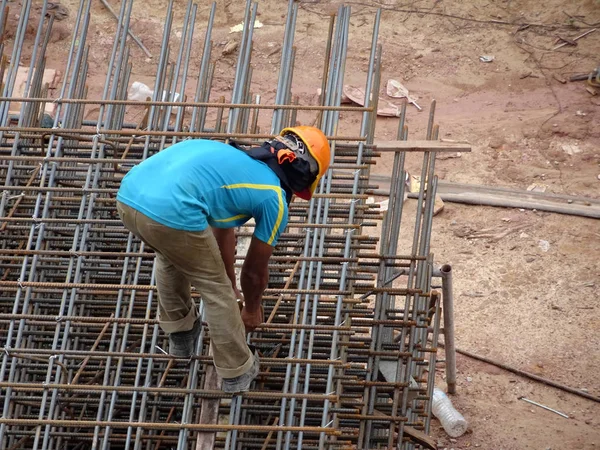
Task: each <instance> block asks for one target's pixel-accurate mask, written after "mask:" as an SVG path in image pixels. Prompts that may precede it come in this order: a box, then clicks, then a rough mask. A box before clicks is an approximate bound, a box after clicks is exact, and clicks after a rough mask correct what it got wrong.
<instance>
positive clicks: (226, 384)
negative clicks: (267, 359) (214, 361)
mask: <svg viewBox="0 0 600 450" xmlns="http://www.w3.org/2000/svg"><path fill="white" fill-rule="evenodd" d="M259 366H260V361H259V359H258V352H254V364H252V367H250V369H248V372H246V373H244V374H242V375H240V376H239V377H235V378H223V384H222V386H221V388H222V389H223V391H224V392H229V393H231V394H235V393H237V392H246V391H248V390H249V389H250V383H252V381H253V380H254V379H255V378H256V376H257V375H258V372H259V371H260V370H259Z"/></svg>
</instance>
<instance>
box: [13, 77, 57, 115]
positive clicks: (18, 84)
mask: <svg viewBox="0 0 600 450" xmlns="http://www.w3.org/2000/svg"><path fill="white" fill-rule="evenodd" d="M34 75H35V70H34V73H33V74H32V79H33V76H34ZM28 77H29V67H19V68H18V69H17V76H16V78H15V87H14V91H13V97H16V98H19V97H25V87H26V85H27V78H28ZM5 81H6V73H5V74H4V82H5ZM59 81H60V74H59V73H58V72H57V71H56V70H54V69H44V75H43V76H42V85H45V84H48V89H56V86H57V85H58V82H59ZM55 108H56V103H51V102H47V103H46V104H45V105H44V112H45V113H47V114H54V109H55ZM19 111H21V102H11V104H10V110H9V114H19Z"/></svg>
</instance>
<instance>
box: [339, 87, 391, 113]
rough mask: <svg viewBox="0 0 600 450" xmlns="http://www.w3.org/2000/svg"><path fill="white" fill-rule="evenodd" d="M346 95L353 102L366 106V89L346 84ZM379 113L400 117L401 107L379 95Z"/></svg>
mask: <svg viewBox="0 0 600 450" xmlns="http://www.w3.org/2000/svg"><path fill="white" fill-rule="evenodd" d="M344 95H345V96H346V97H348V99H350V100H351V101H352V102H354V103H356V104H358V105H360V106H365V90H364V89H363V88H359V87H356V86H351V85H349V84H345V85H344ZM372 99H373V97H372V95H371V100H372ZM377 115H378V116H383V117H398V116H399V115H400V109H399V108H398V107H397V106H396V105H394V104H392V103H390V102H388V101H387V100H385V99H383V98H381V97H379V99H378V101H377Z"/></svg>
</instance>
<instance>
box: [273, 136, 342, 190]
mask: <svg viewBox="0 0 600 450" xmlns="http://www.w3.org/2000/svg"><path fill="white" fill-rule="evenodd" d="M287 133H293V134H295V135H296V136H298V137H299V138H300V139H301V140H302V142H304V144H305V145H306V148H307V149H308V152H309V153H310V155H311V156H312V157H313V158H314V160H315V161H316V162H317V164H318V166H319V173H318V174H317V177H316V179H315V181H314V182H313V184H312V185H311V186H310V187H309V188H308V189H307V190H308V191H309V192H307V193H306V194H308V195H301V193H297V194H298V195H299V197H301V198H304V199H305V200H310V198H311V197H312V194H313V193H314V192H315V189H316V188H317V185H318V184H319V181H320V180H321V178H322V177H323V175H325V172H327V169H328V168H329V161H330V159H331V150H330V148H329V141H328V140H327V137H326V136H325V134H323V132H322V131H321V130H319V129H318V128H315V127H309V126H306V125H301V126H297V127H288V128H284V129H283V130H281V133H280V135H281V136H284V135H285V134H287Z"/></svg>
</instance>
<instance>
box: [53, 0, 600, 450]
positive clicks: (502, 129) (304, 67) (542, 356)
mask: <svg viewBox="0 0 600 450" xmlns="http://www.w3.org/2000/svg"><path fill="white" fill-rule="evenodd" d="M62 3H63V4H64V5H66V6H67V7H68V8H69V9H70V13H71V14H70V17H69V18H68V19H66V20H65V21H63V22H61V23H60V29H61V30H63V31H58V32H57V35H56V37H55V38H54V39H53V40H54V41H55V42H54V43H53V44H52V47H51V51H52V52H54V54H55V55H56V59H55V60H54V61H49V65H50V66H52V65H53V64H55V65H56V67H57V68H59V69H62V68H63V67H64V64H63V60H61V58H64V56H65V55H66V52H67V51H68V44H69V39H68V33H65V31H64V30H67V31H68V30H69V27H70V26H71V25H70V24H72V22H73V19H74V16H75V13H76V3H78V2H76V1H75V0H63V2H62ZM111 3H113V4H116V3H117V2H115V1H111ZM176 3H177V8H176V13H175V16H174V32H173V36H172V46H173V47H172V48H173V49H177V44H178V39H179V37H180V36H181V28H182V21H183V20H182V19H183V15H184V12H185V5H184V2H176ZM179 3H181V4H179ZM347 3H348V4H351V5H353V15H352V20H351V26H350V40H349V42H350V44H349V53H348V61H347V65H346V80H345V81H346V82H347V83H349V84H359V85H360V84H362V83H364V80H365V69H366V67H367V62H368V55H369V50H370V39H371V32H372V24H373V18H374V14H375V9H374V7H373V6H374V5H375V6H376V5H380V6H381V7H382V8H383V12H382V24H381V30H380V43H381V44H382V45H383V81H384V83H385V81H386V80H387V79H388V78H394V79H397V80H399V81H401V82H402V83H404V84H405V85H406V86H407V87H408V89H409V90H410V92H411V93H412V94H413V95H415V96H416V97H418V103H419V104H420V105H421V106H423V109H424V111H423V112H417V111H416V110H415V109H414V107H410V116H409V118H408V125H409V128H410V136H411V137H413V138H423V137H424V129H425V125H426V122H427V116H428V112H429V104H430V102H431V100H432V99H435V100H436V101H437V112H436V117H437V122H438V123H439V124H440V130H441V132H440V136H441V137H442V138H445V139H453V140H465V141H467V142H469V143H470V144H472V147H473V151H472V153H470V154H462V155H461V157H460V158H455V159H446V160H440V161H439V162H438V164H437V173H438V175H439V177H440V178H441V179H444V180H449V181H456V182H464V183H474V184H486V185H496V186H507V187H513V188H521V189H525V188H527V187H528V186H529V185H530V184H532V183H541V184H545V185H547V191H548V192H554V193H565V194H574V195H582V196H588V197H594V198H598V197H599V196H600V195H599V194H600V178H599V177H600V151H599V150H598V149H599V147H600V127H599V124H600V111H599V108H598V107H599V105H600V95H597V96H595V97H593V96H592V95H590V94H589V93H588V92H587V91H586V90H585V85H584V83H582V82H576V83H566V84H563V83H561V82H559V81H558V80H557V78H558V79H568V78H569V77H570V76H571V75H572V74H574V73H582V72H589V71H591V70H592V69H593V68H594V67H595V66H596V65H597V64H598V63H599V61H598V49H600V31H598V32H596V33H592V34H590V35H589V36H587V37H585V38H583V39H581V40H580V41H579V43H578V45H577V46H576V47H571V46H567V47H564V48H562V49H560V50H559V51H555V52H552V51H549V49H551V48H552V47H553V46H554V45H555V40H556V36H557V35H558V34H560V35H562V36H565V37H567V36H568V37H571V38H573V37H575V36H578V35H580V34H581V33H583V32H584V31H586V30H587V29H588V28H587V27H586V25H585V22H587V23H588V24H594V23H596V24H597V23H599V22H600V3H599V2H598V1H597V0H584V1H579V2H563V1H560V0H547V1H545V2H543V3H540V2H537V1H533V0H514V1H513V0H498V1H495V2H488V1H484V0H473V1H471V2H447V1H439V0H437V1H430V0H428V1H410V2H408V1H407V2H405V3H402V4H401V3H400V2H398V1H392V0H382V1H381V2H380V3H377V2H374V1H364V2H347ZM299 4H300V13H299V17H298V25H297V33H296V41H295V44H296V46H297V49H298V53H297V61H302V64H298V65H297V67H296V71H295V76H294V94H296V95H298V96H299V97H300V101H301V103H310V102H314V101H315V100H316V90H317V88H319V87H320V78H321V72H322V67H321V65H320V64H322V61H323V59H324V53H325V42H324V39H325V36H326V33H327V27H328V17H329V15H330V14H331V13H333V12H335V11H336V10H337V7H338V6H339V4H341V2H337V1H327V0H322V1H319V0H312V1H309V0H306V1H301V2H299ZM165 5H166V2H165V1H163V0H151V1H146V2H137V3H136V4H135V5H134V12H133V16H134V18H135V20H134V21H133V22H132V30H133V31H134V32H135V33H136V34H137V35H138V36H139V37H140V38H141V39H142V40H143V42H144V44H145V45H146V46H147V47H148V48H149V49H150V51H151V52H152V53H153V54H154V55H158V51H159V48H160V40H161V35H162V28H163V25H162V22H163V20H164V17H165ZM416 8H418V9H420V10H421V11H422V12H421V13H410V14H409V13H406V12H402V11H400V10H408V9H416ZM286 10H287V2H284V1H275V0H261V1H260V2H259V19H260V20H261V21H262V22H263V23H264V27H263V28H261V29H259V30H256V32H255V45H254V51H255V53H254V55H253V66H254V78H253V86H252V88H253V89H252V90H253V92H256V93H260V94H261V96H262V98H263V102H265V103H269V102H271V101H272V100H273V99H274V95H275V90H276V89H275V88H276V80H277V74H278V73H277V72H278V71H277V66H278V63H279V58H280V52H279V49H280V46H281V36H282V35H283V30H284V24H285V14H286ZM208 13H209V6H208V3H205V2H201V4H199V7H198V20H197V27H196V34H195V39H196V40H197V44H198V45H194V48H193V55H192V58H193V61H194V62H193V63H192V64H191V67H190V70H191V73H192V74H193V82H190V83H189V84H188V92H187V93H188V95H193V92H194V89H195V82H196V78H195V77H197V73H198V69H199V63H200V55H201V49H202V43H203V40H204V32H205V24H206V21H207V18H208ZM437 14H447V15H451V16H460V17H463V18H465V19H467V20H464V19H459V18H456V17H448V16H443V15H437ZM567 14H569V15H570V16H571V17H569V16H568V15H567ZM242 18H243V5H242V3H241V2H233V1H223V2H219V4H218V7H217V16H216V24H215V25H216V26H215V29H214V31H213V40H214V52H215V55H216V56H217V57H218V58H219V64H218V66H217V70H216V73H215V89H214V92H213V98H214V99H217V98H218V96H219V95H229V93H230V90H231V87H232V86H231V84H230V83H231V80H232V79H233V71H234V70H235V57H236V54H235V53H234V54H232V55H229V56H220V54H221V51H222V49H223V48H224V46H225V45H226V44H227V43H228V42H229V41H230V40H231V39H235V38H236V37H235V36H234V35H231V34H229V27H231V26H233V25H235V24H237V23H240V22H241V20H242ZM494 21H496V22H494ZM497 21H505V22H518V23H529V24H532V25H531V26H529V27H527V28H525V29H522V30H520V29H519V27H518V26H517V25H504V24H500V23H497ZM554 25H557V26H558V25H560V26H561V27H560V28H556V27H554ZM569 25H575V26H576V27H578V28H569V27H568V26H569ZM114 27H115V22H114V20H113V19H112V17H111V16H109V14H108V13H107V11H106V10H105V9H103V8H102V6H101V5H100V2H93V6H92V25H91V29H90V31H91V33H90V37H89V39H90V42H91V43H93V46H92V52H91V55H90V76H89V85H90V92H91V93H90V97H91V96H93V95H98V94H99V93H100V92H101V85H102V82H103V80H104V73H105V70H106V64H107V54H109V52H110V49H111V46H112V40H113V34H114ZM581 27H583V28H581ZM238 36H239V35H238ZM480 55H494V57H495V59H494V61H493V62H491V63H483V62H480V61H479V56H480ZM132 56H133V62H134V64H133V74H132V81H133V80H137V81H143V82H146V83H147V84H150V85H151V84H152V82H153V78H152V74H154V73H155V70H156V61H157V58H156V57H155V58H153V59H149V58H146V56H145V55H144V54H143V53H142V52H141V50H140V49H139V48H137V47H136V46H135V45H132ZM314 61H316V65H313V62H314ZM93 116H94V115H93V111H90V112H89V118H92V117H93ZM311 117H312V116H300V120H303V121H308V120H310V119H311ZM128 118H129V119H130V120H139V119H140V118H141V113H140V111H136V110H135V108H132V110H131V111H129V112H128ZM259 122H260V123H261V124H262V125H267V124H268V123H269V120H268V117H266V116H261V118H260V121H259ZM343 124H344V125H343V128H342V129H341V130H340V132H342V133H346V132H347V133H349V134H352V133H351V132H352V131H353V130H354V131H355V130H356V129H357V128H358V127H359V118H358V117H350V116H348V117H343ZM395 126H396V121H395V120H393V119H385V118H381V119H379V120H378V124H377V130H376V136H377V138H378V139H392V138H393V137H394V135H395ZM569 153H573V154H569ZM389 163H390V161H389V160H386V159H383V160H382V161H381V163H380V164H379V165H378V166H377V167H376V168H375V172H376V173H380V174H389V172H390V170H389ZM418 164H419V161H418V160H417V159H415V158H413V157H410V158H408V168H409V169H411V168H413V169H414V168H416V167H418ZM410 202H411V201H409V205H410ZM413 208H414V206H413ZM410 212H411V208H410V206H409V207H408V208H407V214H410ZM521 224H527V225H528V226H527V227H526V228H525V229H523V230H519V231H516V232H515V233H512V234H509V235H508V236H506V237H504V238H502V239H500V240H497V241H491V240H476V239H467V237H468V234H469V232H471V231H477V230H481V229H487V228H497V229H498V230H499V231H502V230H504V229H506V227H513V226H515V225H521ZM406 229H408V227H407V228H406ZM541 241H547V242H548V243H549V248H547V249H546V250H547V251H545V250H544V249H543V248H542V247H543V246H544V244H543V243H542V245H540V243H541ZM432 250H433V251H434V253H435V256H436V261H437V262H438V263H440V264H442V263H448V264H452V266H453V268H454V277H455V278H454V285H455V302H456V305H455V313H456V339H457V345H458V346H459V347H461V348H464V349H466V350H470V351H472V352H474V353H478V354H481V355H484V356H488V357H490V358H495V359H497V360H499V361H502V362H504V363H506V364H510V365H513V366H515V367H518V368H521V369H524V370H527V371H530V372H534V373H536V374H539V375H542V376H544V377H548V378H551V379H553V380H556V381H558V382H562V383H565V384H568V385H570V386H572V387H574V388H578V389H586V390H588V391H589V392H590V393H593V394H595V395H600V376H599V375H598V373H599V369H598V368H599V367H600V356H599V354H600V353H599V351H598V346H599V344H600V342H599V337H598V336H599V331H600V313H599V311H600V305H599V302H598V300H599V295H598V292H599V288H600V222H598V221H597V220H593V219H585V218H578V217H572V216H561V215H556V214H549V213H543V212H534V211H520V210H511V209H501V208H488V207H475V206H465V205H458V204H449V203H447V204H446V206H445V209H444V211H443V212H442V213H441V214H440V215H439V216H436V218H435V220H434V229H433V236H432ZM458 370H459V386H458V394H457V395H456V396H455V397H453V401H454V403H455V404H456V405H457V407H458V408H459V409H460V410H461V411H462V412H463V413H464V415H465V416H466V418H467V419H468V421H469V423H470V432H469V433H467V434H466V435H465V436H463V437H461V438H459V439H457V440H450V439H449V438H448V437H447V436H446V435H445V434H444V432H443V431H442V430H441V429H440V427H439V425H438V423H437V422H434V425H433V430H432V431H433V433H434V435H435V436H436V437H437V439H438V440H439V444H440V448H444V447H447V448H454V449H466V448H472V447H479V448H483V449H504V450H513V449H515V450H517V449H519V450H520V449H541V450H545V449H553V450H562V449H593V448H599V447H600V407H599V405H598V404H597V403H593V402H591V401H588V400H585V399H582V398H579V397H576V396H573V395H570V394H566V393H563V392H561V391H559V390H556V389H552V388H548V387H546V386H543V385H540V384H538V383H534V382H531V381H528V380H525V379H523V378H520V377H518V376H515V375H512V374H510V373H507V372H505V371H503V370H500V369H497V368H495V367H492V366H489V365H486V364H483V363H479V362H476V361H473V360H470V359H468V358H465V357H459V358H458ZM439 378H440V381H442V380H443V371H440V372H439ZM522 395H524V396H526V397H528V398H530V399H532V400H535V401H538V402H540V403H543V404H546V405H548V406H550V407H552V408H555V409H558V410H560V411H562V412H564V413H566V414H568V415H569V416H570V418H569V419H564V418H562V417H560V416H558V415H555V414H553V413H551V412H548V411H545V410H542V409H539V408H537V407H534V406H531V405H529V404H527V403H525V402H523V401H521V400H518V397H519V396H522Z"/></svg>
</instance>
